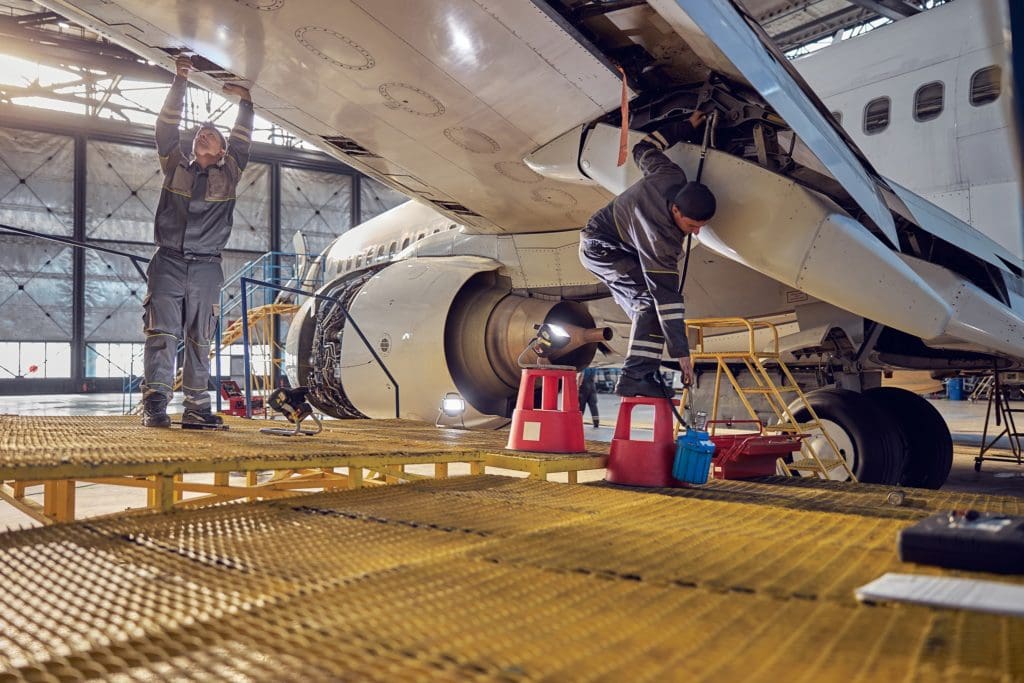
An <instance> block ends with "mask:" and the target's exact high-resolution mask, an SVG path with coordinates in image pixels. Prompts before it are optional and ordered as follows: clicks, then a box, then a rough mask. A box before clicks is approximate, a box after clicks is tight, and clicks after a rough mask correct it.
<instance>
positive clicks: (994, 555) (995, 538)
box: [897, 510, 1024, 574]
mask: <svg viewBox="0 0 1024 683" xmlns="http://www.w3.org/2000/svg"><path fill="white" fill-rule="evenodd" d="M897 545H898V546H899V553H900V560H902V561H904V562H917V563H918V564H933V565H937V566H939V567H948V568H950V569H970V570H974V571H983V572H998V573H1000V574H1024V517H1015V516H1012V515H993V514H988V513H985V512H975V511H974V510H968V511H953V512H940V513H938V514H935V515H932V516H931V517H928V518H927V519H923V520H921V521H920V522H918V523H917V524H915V525H914V526H912V527H908V528H906V529H903V530H902V531H900V535H899V541H898V544H897Z"/></svg>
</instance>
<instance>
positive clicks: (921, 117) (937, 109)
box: [914, 81, 946, 121]
mask: <svg viewBox="0 0 1024 683" xmlns="http://www.w3.org/2000/svg"><path fill="white" fill-rule="evenodd" d="M945 90H946V86H945V85H943V84H942V83H941V82H939V81H935V82H934V83H925V84H924V85H922V86H921V87H920V88H918V89H917V92H916V93H914V120H915V121H931V120H932V119H937V118H938V117H939V114H941V113H942V98H943V95H944V94H945Z"/></svg>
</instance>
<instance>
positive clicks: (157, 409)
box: [142, 393, 171, 427]
mask: <svg viewBox="0 0 1024 683" xmlns="http://www.w3.org/2000/svg"><path fill="white" fill-rule="evenodd" d="M142 426H143V427H170V426H171V418H170V417H168V416H167V397H166V396H164V395H163V394H158V393H157V394H150V395H149V396H147V397H146V398H145V399H144V400H143V401H142Z"/></svg>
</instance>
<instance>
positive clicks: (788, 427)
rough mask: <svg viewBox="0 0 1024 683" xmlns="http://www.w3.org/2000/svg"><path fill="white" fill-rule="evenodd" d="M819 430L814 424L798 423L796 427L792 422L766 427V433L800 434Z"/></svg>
mask: <svg viewBox="0 0 1024 683" xmlns="http://www.w3.org/2000/svg"><path fill="white" fill-rule="evenodd" d="M817 428H818V425H817V424H815V423H813V422H798V423H797V424H795V425H794V424H793V423H792V422H783V423H781V424H774V425H765V426H764V430H765V431H766V432H796V433H800V434H802V433H803V432H807V431H810V430H812V429H817Z"/></svg>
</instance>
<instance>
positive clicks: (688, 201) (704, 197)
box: [672, 182, 717, 221]
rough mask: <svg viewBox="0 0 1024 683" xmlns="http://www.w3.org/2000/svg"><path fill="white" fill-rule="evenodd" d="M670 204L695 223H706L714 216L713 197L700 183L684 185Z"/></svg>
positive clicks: (714, 204) (705, 186)
mask: <svg viewBox="0 0 1024 683" xmlns="http://www.w3.org/2000/svg"><path fill="white" fill-rule="evenodd" d="M672 203H673V204H675V205H676V206H678V207H679V212H680V213H682V214H683V215H684V216H686V217H687V218H692V219H693V220H695V221H706V220H708V219H710V218H711V217H712V216H714V215H715V208H716V206H717V205H716V203H715V195H714V194H712V192H711V190H709V189H708V186H707V185H704V184H702V183H694V182H690V183H686V185H683V189H681V190H679V192H676V196H675V197H674V198H673V199H672Z"/></svg>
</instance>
